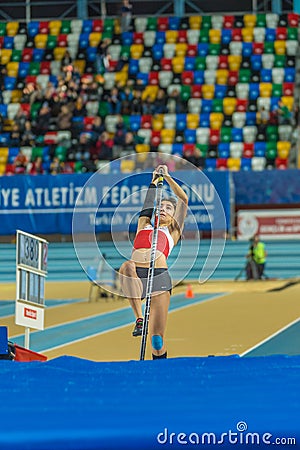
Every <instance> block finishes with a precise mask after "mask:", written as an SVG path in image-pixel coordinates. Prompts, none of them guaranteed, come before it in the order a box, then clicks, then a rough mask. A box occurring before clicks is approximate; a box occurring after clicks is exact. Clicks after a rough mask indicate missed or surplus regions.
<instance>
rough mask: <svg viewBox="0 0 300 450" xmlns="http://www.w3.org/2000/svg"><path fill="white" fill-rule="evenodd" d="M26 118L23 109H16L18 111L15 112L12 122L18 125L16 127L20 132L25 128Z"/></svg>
mask: <svg viewBox="0 0 300 450" xmlns="http://www.w3.org/2000/svg"><path fill="white" fill-rule="evenodd" d="M26 120H27V114H26V113H25V112H24V111H23V109H22V108H21V106H20V108H19V109H18V112H17V114H16V117H15V118H14V122H15V124H16V125H18V129H19V131H20V133H23V131H24V130H25V122H26Z"/></svg>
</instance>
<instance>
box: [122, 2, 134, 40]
mask: <svg viewBox="0 0 300 450" xmlns="http://www.w3.org/2000/svg"><path fill="white" fill-rule="evenodd" d="M131 16H132V5H131V4H130V3H129V0H123V5H122V7H121V30H122V33H124V32H125V31H129V29H130V23H131Z"/></svg>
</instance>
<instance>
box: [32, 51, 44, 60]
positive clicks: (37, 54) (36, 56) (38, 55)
mask: <svg viewBox="0 0 300 450" xmlns="http://www.w3.org/2000/svg"><path fill="white" fill-rule="evenodd" d="M44 54H45V50H44V49H43V48H34V49H33V53H32V60H33V62H42V61H43V60H44Z"/></svg>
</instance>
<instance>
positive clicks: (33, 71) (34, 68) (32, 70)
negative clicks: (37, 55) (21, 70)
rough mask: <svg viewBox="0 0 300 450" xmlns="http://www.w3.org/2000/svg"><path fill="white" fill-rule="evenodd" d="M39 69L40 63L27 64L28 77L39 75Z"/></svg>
mask: <svg viewBox="0 0 300 450" xmlns="http://www.w3.org/2000/svg"><path fill="white" fill-rule="evenodd" d="M40 69H41V63H39V62H31V63H30V64H29V75H39V74H40Z"/></svg>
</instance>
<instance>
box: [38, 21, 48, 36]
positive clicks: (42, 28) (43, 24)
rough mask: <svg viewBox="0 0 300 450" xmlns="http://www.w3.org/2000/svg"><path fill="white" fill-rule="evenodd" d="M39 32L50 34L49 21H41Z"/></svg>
mask: <svg viewBox="0 0 300 450" xmlns="http://www.w3.org/2000/svg"><path fill="white" fill-rule="evenodd" d="M39 33H41V34H49V22H40V23H39Z"/></svg>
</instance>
